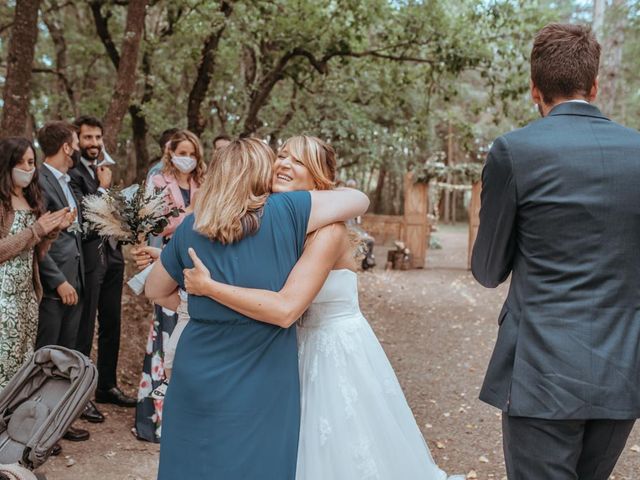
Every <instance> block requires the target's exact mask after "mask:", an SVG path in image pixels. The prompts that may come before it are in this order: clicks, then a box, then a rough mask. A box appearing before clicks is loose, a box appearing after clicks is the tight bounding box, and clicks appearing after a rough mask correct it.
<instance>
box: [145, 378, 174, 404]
mask: <svg viewBox="0 0 640 480" xmlns="http://www.w3.org/2000/svg"><path fill="white" fill-rule="evenodd" d="M168 387H169V382H167V381H166V380H165V381H164V382H162V383H161V384H160V386H159V387H158V388H156V389H155V390H154V391H153V392H151V395H149V397H150V398H153V399H154V400H164V396H165V395H166V394H167V388H168Z"/></svg>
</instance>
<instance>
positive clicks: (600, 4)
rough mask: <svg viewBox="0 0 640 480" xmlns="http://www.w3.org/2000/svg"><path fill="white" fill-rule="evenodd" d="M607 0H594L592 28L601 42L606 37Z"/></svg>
mask: <svg viewBox="0 0 640 480" xmlns="http://www.w3.org/2000/svg"><path fill="white" fill-rule="evenodd" d="M605 9H606V0H593V23H592V25H591V26H592V28H593V31H594V32H595V34H596V37H597V38H598V41H599V42H602V40H603V39H604V13H605Z"/></svg>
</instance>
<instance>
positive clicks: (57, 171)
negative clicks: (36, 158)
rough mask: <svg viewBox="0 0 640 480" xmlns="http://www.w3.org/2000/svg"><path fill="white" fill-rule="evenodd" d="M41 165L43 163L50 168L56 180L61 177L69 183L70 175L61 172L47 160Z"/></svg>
mask: <svg viewBox="0 0 640 480" xmlns="http://www.w3.org/2000/svg"><path fill="white" fill-rule="evenodd" d="M43 165H45V166H46V167H47V168H48V169H49V170H51V173H53V174H54V175H55V177H56V180H58V182H59V181H60V179H63V180H64V181H65V182H66V183H69V182H70V181H71V177H70V176H69V175H68V174H66V173H62V172H61V171H60V170H58V169H57V168H56V167H53V166H51V165H49V164H48V163H47V162H44V163H43Z"/></svg>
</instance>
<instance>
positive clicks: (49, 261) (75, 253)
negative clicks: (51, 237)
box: [38, 165, 84, 299]
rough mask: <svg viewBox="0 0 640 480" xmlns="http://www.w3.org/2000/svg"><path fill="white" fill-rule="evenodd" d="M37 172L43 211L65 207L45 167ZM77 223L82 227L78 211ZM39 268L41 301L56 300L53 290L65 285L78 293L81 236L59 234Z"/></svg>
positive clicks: (81, 282)
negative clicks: (69, 285) (41, 290)
mask: <svg viewBox="0 0 640 480" xmlns="http://www.w3.org/2000/svg"><path fill="white" fill-rule="evenodd" d="M38 169H39V183H40V188H41V189H42V197H43V203H44V208H45V210H49V211H56V210H60V209H61V208H64V207H68V206H69V204H68V202H67V198H66V197H65V195H64V192H63V191H62V187H61V186H60V184H59V183H58V180H57V179H56V177H55V175H54V174H53V173H52V172H51V170H49V169H48V168H47V167H45V166H44V165H41V166H40V167H38ZM74 197H75V196H74ZM75 200H76V203H77V204H78V206H79V205H80V203H79V201H78V199H77V198H75ZM78 222H79V223H80V224H82V212H81V211H80V209H78ZM39 266H40V280H41V282H42V288H43V296H44V297H49V298H56V299H57V298H59V296H58V293H57V292H56V288H57V287H58V286H60V285H61V284H62V283H64V282H65V281H67V282H69V283H70V284H71V285H72V286H73V287H74V288H75V289H76V290H78V291H80V290H81V289H82V287H83V285H84V262H83V258H82V239H81V237H80V234H79V233H75V232H68V231H66V230H65V231H62V232H60V234H59V235H58V237H57V238H56V239H55V241H54V242H53V243H52V244H51V247H50V248H49V251H48V253H47V254H46V255H45V256H44V257H43V259H42V260H40V262H39Z"/></svg>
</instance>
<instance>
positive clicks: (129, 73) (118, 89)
mask: <svg viewBox="0 0 640 480" xmlns="http://www.w3.org/2000/svg"><path fill="white" fill-rule="evenodd" d="M147 2H148V0H130V2H129V6H128V7H127V23H126V26H125V30H124V39H123V41H122V48H121V50H120V51H121V55H120V62H119V65H118V75H117V78H116V86H115V88H114V92H113V96H112V98H111V102H110V104H109V108H108V109H107V114H106V115H105V120H104V143H105V145H106V147H107V149H108V150H111V151H115V147H116V140H117V138H118V133H119V132H120V128H121V126H122V119H123V118H124V115H125V113H126V112H127V109H128V108H129V100H130V99H131V95H132V93H133V90H134V88H135V85H136V67H137V65H138V51H139V50H140V41H141V40H142V30H143V28H144V19H145V10H146V6H147Z"/></svg>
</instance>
